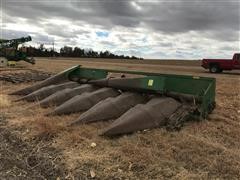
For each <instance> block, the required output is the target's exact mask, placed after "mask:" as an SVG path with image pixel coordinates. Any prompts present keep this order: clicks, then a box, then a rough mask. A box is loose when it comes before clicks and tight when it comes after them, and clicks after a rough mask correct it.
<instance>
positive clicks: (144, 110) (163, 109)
mask: <svg viewBox="0 0 240 180" xmlns="http://www.w3.org/2000/svg"><path fill="white" fill-rule="evenodd" d="M180 106H181V104H180V103H179V102H177V101H176V100H174V99H172V98H168V97H155V98H153V99H151V100H150V101H149V102H148V103H147V104H139V105H137V106H135V107H133V108H131V109H130V110H129V111H127V112H126V113H124V114H123V115H122V116H121V117H119V118H118V119H117V120H115V121H114V122H113V123H112V124H111V125H110V127H109V128H107V130H105V131H104V132H103V134H104V135H108V136H112V135H120V134H126V133H131V132H135V131H138V130H144V129H152V128H156V127H161V126H164V125H166V123H167V120H168V118H169V117H170V116H171V114H173V113H174V112H175V111H176V110H177V109H178V108H179V107H180Z"/></svg>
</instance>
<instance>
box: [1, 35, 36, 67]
mask: <svg viewBox="0 0 240 180" xmlns="http://www.w3.org/2000/svg"><path fill="white" fill-rule="evenodd" d="M31 40H32V38H31V36H27V37H22V38H18V39H0V67H5V66H15V64H16V62H18V61H21V60H23V61H26V62H28V63H30V64H35V59H34V58H29V57H27V54H26V48H22V49H21V50H19V48H18V46H19V45H20V44H23V43H25V42H29V41H31Z"/></svg>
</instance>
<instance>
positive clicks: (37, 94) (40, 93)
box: [16, 82, 79, 102]
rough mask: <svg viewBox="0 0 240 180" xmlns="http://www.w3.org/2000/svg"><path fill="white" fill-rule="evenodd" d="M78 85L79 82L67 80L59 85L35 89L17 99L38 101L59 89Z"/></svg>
mask: <svg viewBox="0 0 240 180" xmlns="http://www.w3.org/2000/svg"><path fill="white" fill-rule="evenodd" d="M77 86H79V83H77V82H66V83H62V84H58V85H51V86H46V87H43V88H41V89H39V90H37V91H34V92H32V93H30V94H28V95H26V96H24V97H22V98H20V99H17V100H16V101H20V100H26V101H30V102H31V101H36V100H42V99H44V98H46V97H48V96H50V95H51V94H53V93H55V92H57V91H60V90H62V89H65V88H74V87H77Z"/></svg>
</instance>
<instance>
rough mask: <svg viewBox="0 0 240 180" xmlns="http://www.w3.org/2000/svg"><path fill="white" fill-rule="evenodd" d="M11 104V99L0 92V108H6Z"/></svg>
mask: <svg viewBox="0 0 240 180" xmlns="http://www.w3.org/2000/svg"><path fill="white" fill-rule="evenodd" d="M9 106H11V101H10V100H9V98H8V96H7V95H5V94H0V109H2V108H8V107H9Z"/></svg>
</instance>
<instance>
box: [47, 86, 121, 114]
mask: <svg viewBox="0 0 240 180" xmlns="http://www.w3.org/2000/svg"><path fill="white" fill-rule="evenodd" d="M119 94H120V93H119V92H118V91H117V90H114V89H112V88H101V89H99V90H97V91H94V92H90V93H83V94H81V95H77V96H75V97H73V98H71V99H70V100H68V101H66V102H65V103H63V104H62V105H60V106H58V107H57V108H55V110H54V111H53V112H51V113H49V114H47V115H62V114H70V113H75V112H81V111H86V110H88V109H90V108H91V107H92V106H94V105H95V104H97V103H98V102H100V101H101V100H103V99H106V98H108V97H115V96H118V95H119Z"/></svg>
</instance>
